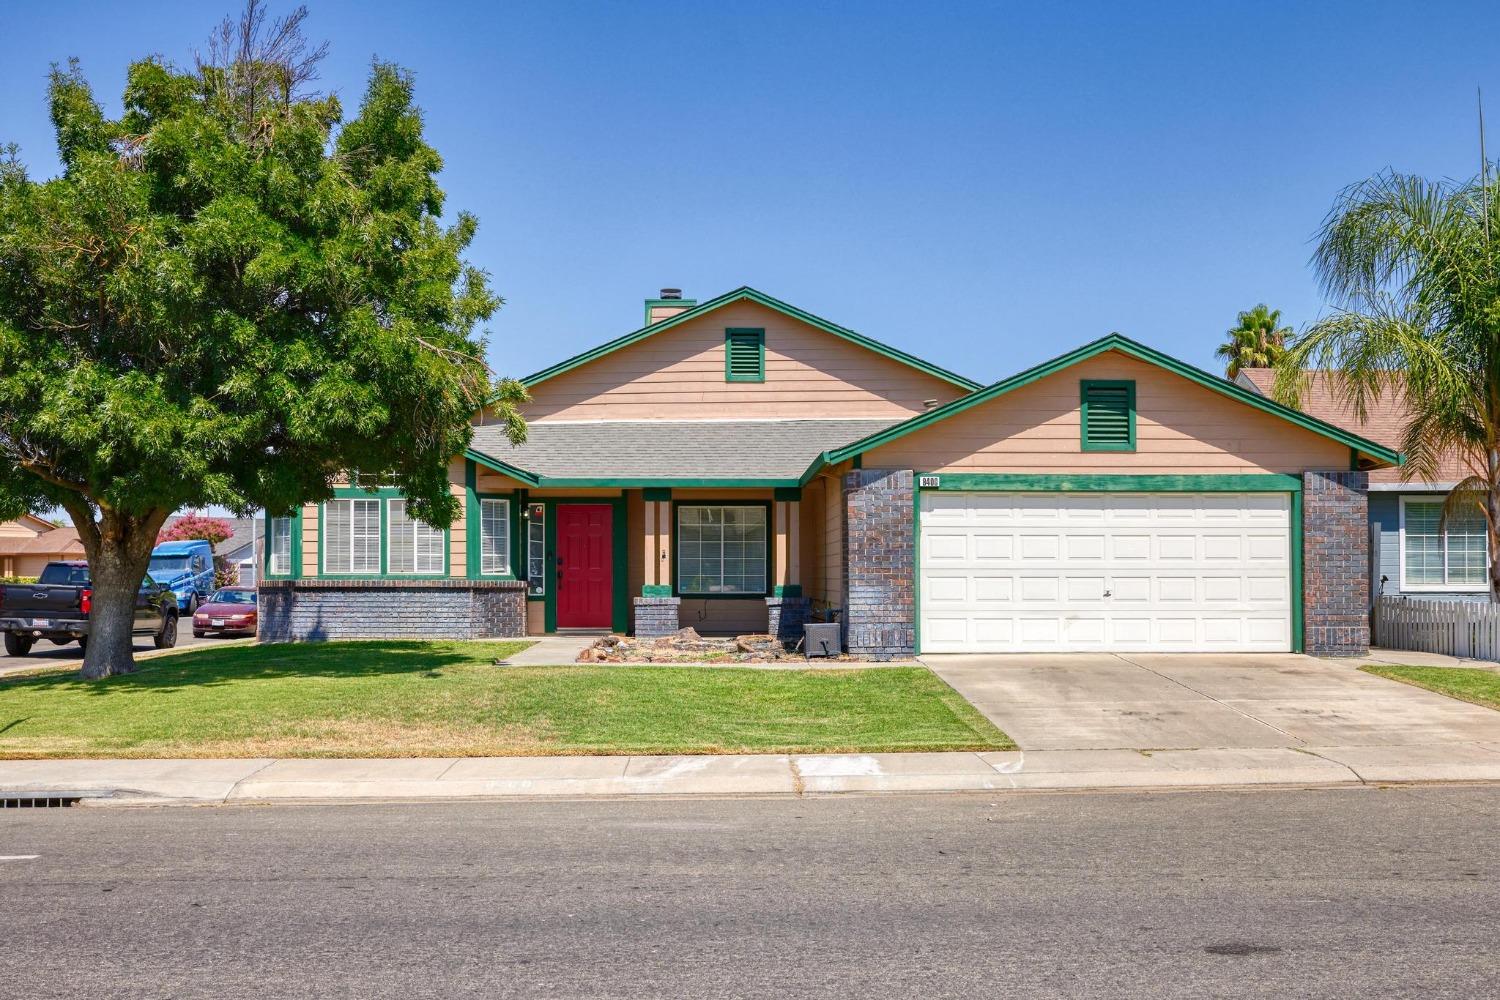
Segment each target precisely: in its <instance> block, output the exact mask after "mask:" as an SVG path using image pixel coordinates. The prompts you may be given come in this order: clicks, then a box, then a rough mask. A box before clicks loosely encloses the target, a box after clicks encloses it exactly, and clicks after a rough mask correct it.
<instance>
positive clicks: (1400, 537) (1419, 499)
mask: <svg viewBox="0 0 1500 1000" xmlns="http://www.w3.org/2000/svg"><path fill="white" fill-rule="evenodd" d="M1447 499H1448V498H1447V494H1442V493H1438V494H1431V495H1418V496H1410V495H1403V496H1401V498H1400V501H1401V502H1400V505H1399V508H1400V510H1399V524H1398V530H1397V537H1396V546H1397V552H1398V554H1399V556H1400V563H1401V579H1400V586H1401V590H1402V592H1403V593H1405V592H1410V593H1414V594H1416V593H1437V594H1485V593H1488V592H1489V589H1490V585H1489V579H1488V577H1489V574H1488V570H1487V569H1486V573H1485V579H1484V580H1483V581H1481V582H1479V583H1449V582H1448V576H1449V574H1448V525H1446V524H1444V525H1442V527H1441V529H1440V530H1439V532H1438V538H1439V541H1440V546H1441V549H1440V550H1441V552H1442V556H1443V582H1442V583H1412V582H1409V581H1408V580H1407V571H1406V506H1407V504H1408V503H1418V504H1436V505H1437V506H1438V507H1439V508H1441V507H1442V505H1443V504H1444V503H1445V502H1446V501H1447ZM1440 523H1441V516H1440ZM1483 537H1484V565H1485V567H1486V568H1488V566H1489V559H1490V539H1489V532H1488V531H1485V533H1484V535H1483Z"/></svg>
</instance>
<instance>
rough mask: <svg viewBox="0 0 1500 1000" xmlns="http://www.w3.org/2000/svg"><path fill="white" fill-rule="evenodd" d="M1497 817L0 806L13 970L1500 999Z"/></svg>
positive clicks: (403, 987)
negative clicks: (8, 808)
mask: <svg viewBox="0 0 1500 1000" xmlns="http://www.w3.org/2000/svg"><path fill="white" fill-rule="evenodd" d="M1497 818H1500V788H1496V787H1473V786H1470V787H1423V788H1416V787H1405V788H1387V789H1378V788H1357V789H1342V790H1328V789H1324V790H1300V791H1289V790H1263V791H1249V792H1182V793H1155V794H1141V793H1115V794H1089V795H1083V794H1048V793H1043V794H1035V793H1034V794H1015V793H1012V794H1004V795H988V794H986V795H945V796H885V797H881V796H869V797H847V798H827V799H803V800H795V799H778V800H745V799H740V800H735V799H727V800H703V799H694V800H675V801H640V800H632V801H615V800H609V801H592V802H507V803H469V804H453V805H448V804H441V805H440V804H425V805H401V804H393V805H361V806H300V807H299V806H278V807H220V808H138V809H99V808H73V809H62V810H45V811H44V810H15V811H6V812H0V856H4V860H0V994H3V995H4V996H7V997H10V996H14V997H28V998H31V997H174V998H183V997H257V998H269V997H294V996H295V997H454V996H460V997H461V996H485V997H692V998H700V997H701V998H718V997H859V998H878V997H900V998H904V1000H913V998H933V997H980V996H982V997H1070V998H1078V997H1111V998H1119V997H1153V998H1160V997H1252V996H1254V997H1301V998H1312V997H1357V996H1380V997H1382V998H1391V997H1426V998H1439V997H1465V998H1469V997H1479V996H1494V995H1496V994H1497V992H1500V952H1497V949H1496V948H1495V920H1496V915H1497V914H1500V864H1497V862H1496V852H1495V839H1494V831H1495V829H1496V820H1497ZM30 855H36V857H29V856H30Z"/></svg>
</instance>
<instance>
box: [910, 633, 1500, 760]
mask: <svg viewBox="0 0 1500 1000" xmlns="http://www.w3.org/2000/svg"><path fill="white" fill-rule="evenodd" d="M922 661H923V662H924V663H926V664H927V665H928V666H929V667H931V668H932V670H933V671H934V672H936V673H937V675H938V676H939V677H941V678H943V680H945V681H947V682H948V684H950V685H952V687H953V688H954V689H955V690H957V691H958V692H959V693H960V694H962V695H963V696H964V697H965V698H967V699H968V700H969V701H970V702H972V703H973V704H974V706H975V707H977V708H978V709H979V710H980V711H981V712H983V713H984V714H985V715H987V716H988V717H989V718H990V719H991V720H992V721H993V722H994V723H995V724H996V725H997V726H999V727H1000V728H1001V729H1003V730H1004V731H1005V732H1006V733H1008V734H1009V735H1010V736H1011V738H1012V739H1014V740H1015V741H1016V742H1017V743H1018V744H1020V745H1021V747H1022V748H1023V749H1025V750H1107V749H1133V750H1156V749H1192V748H1205V747H1207V748H1219V747H1223V748H1254V747H1293V748H1306V749H1309V750H1316V749H1317V748H1318V747H1328V746H1340V747H1349V746H1416V745H1444V744H1460V743H1474V742H1480V741H1485V742H1490V741H1497V740H1500V712H1495V711H1492V710H1490V709H1487V708H1481V707H1479V706H1477V705H1470V704H1468V703H1466V702H1461V701H1456V700H1454V699H1451V698H1447V697H1445V696H1443V695H1440V694H1435V693H1433V692H1430V691H1423V690H1421V689H1420V688H1415V687H1411V686H1410V685H1406V684H1401V683H1399V682H1396V681H1390V680H1386V679H1385V678H1382V677H1375V676H1373V675H1370V674H1365V673H1361V672H1360V671H1359V670H1358V669H1356V665H1355V664H1354V663H1351V662H1347V661H1338V660H1320V659H1316V658H1314V657H1310V656H1298V655H1292V654H1216V655H1210V654H1203V655H1199V654H1182V653H1178V654H1163V653H1124V654H1112V653H1089V654H1051V655H990V656H985V655H966V656H956V655H955V656H924V657H922Z"/></svg>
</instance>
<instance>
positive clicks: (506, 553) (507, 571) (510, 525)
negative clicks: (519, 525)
mask: <svg viewBox="0 0 1500 1000" xmlns="http://www.w3.org/2000/svg"><path fill="white" fill-rule="evenodd" d="M474 501H475V503H474V507H475V513H476V514H477V515H478V521H479V523H478V524H477V525H476V526H475V527H476V528H477V530H478V531H479V549H478V554H479V566H478V573H479V576H481V577H498V578H501V579H511V578H513V576H514V572H515V567H514V566H513V565H512V564H513V562H514V560H515V538H514V537H513V533H514V531H515V523H514V521H513V512H514V507H513V505H512V501H511V498H510V497H508V496H503V497H497V496H482V497H481V496H476V497H475V498H474ZM485 504H501V505H502V509H503V510H504V514H503V515H502V516H501V518H500V523H501V524H503V525H504V526H505V544H504V545H503V546H501V558H502V559H503V560H504V565H503V566H502V567H501V568H500V569H497V570H491V569H487V568H486V567H485V564H484V560H485V550H484V538H485V531H484V520H485V519H484V511H485Z"/></svg>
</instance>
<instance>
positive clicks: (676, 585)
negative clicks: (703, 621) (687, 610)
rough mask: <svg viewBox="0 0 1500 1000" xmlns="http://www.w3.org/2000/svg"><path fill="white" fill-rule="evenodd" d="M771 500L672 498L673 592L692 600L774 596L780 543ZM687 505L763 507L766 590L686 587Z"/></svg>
mask: <svg viewBox="0 0 1500 1000" xmlns="http://www.w3.org/2000/svg"><path fill="white" fill-rule="evenodd" d="M771 505H772V501H770V500H674V501H672V595H673V596H674V597H684V598H688V599H689V600H695V601H700V600H707V601H744V600H754V599H756V598H764V597H770V596H771V595H772V593H773V588H774V587H775V583H774V581H775V579H776V566H775V556H776V546H775V544H773V543H774V541H775V539H774V532H775V530H776V525H775V521H774V519H773V518H772V516H771ZM684 507H718V508H724V507H759V508H760V509H761V510H762V511H763V513H764V514H765V519H766V540H765V545H766V556H765V565H766V584H765V589H764V590H760V591H754V590H742V591H735V592H732V593H725V592H723V591H709V592H707V593H700V592H698V591H692V590H683V589H682V579H683V573H682V513H681V512H682V508H684ZM722 579H723V570H722V563H721V568H720V580H721V581H722Z"/></svg>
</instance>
